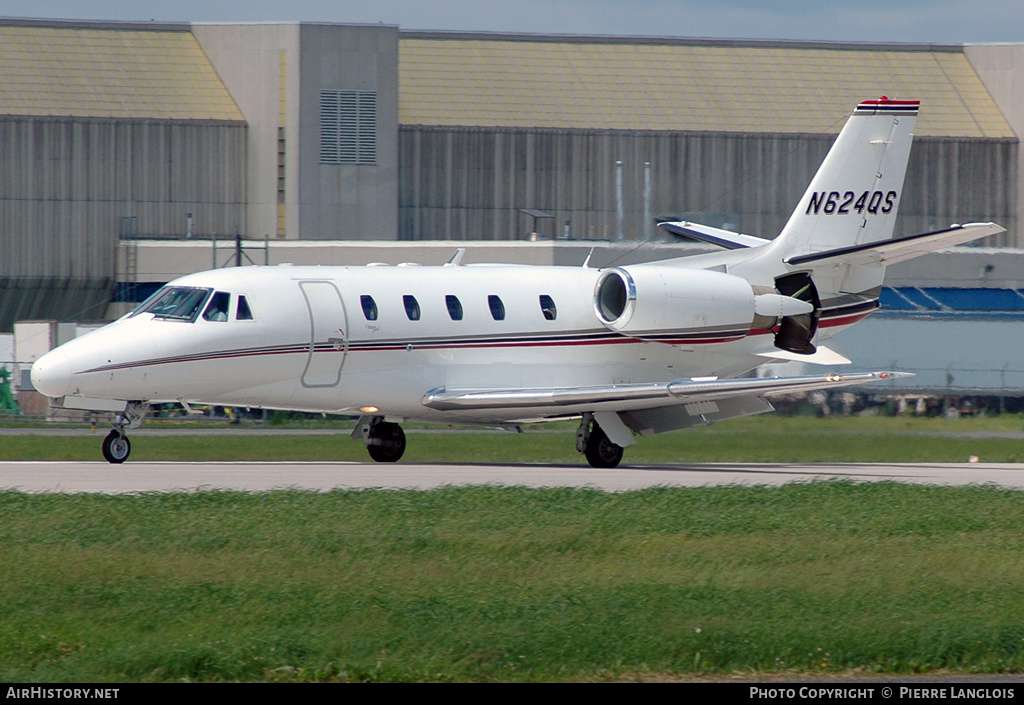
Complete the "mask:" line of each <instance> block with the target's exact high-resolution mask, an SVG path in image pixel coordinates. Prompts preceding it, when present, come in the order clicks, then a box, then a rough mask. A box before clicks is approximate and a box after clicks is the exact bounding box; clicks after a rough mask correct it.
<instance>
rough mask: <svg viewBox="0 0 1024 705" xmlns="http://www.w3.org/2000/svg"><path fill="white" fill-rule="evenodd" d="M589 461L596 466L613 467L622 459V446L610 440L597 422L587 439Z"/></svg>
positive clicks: (586, 452)
mask: <svg viewBox="0 0 1024 705" xmlns="http://www.w3.org/2000/svg"><path fill="white" fill-rule="evenodd" d="M584 453H585V455H586V456H587V462H588V463H590V464H591V466H593V467H595V468H613V467H615V466H616V465H618V464H619V462H620V461H621V460H622V446H620V445H616V444H615V443H612V442H611V441H610V440H608V436H606V435H605V433H604V431H602V430H601V427H600V426H598V425H597V424H594V430H592V431H591V432H590V438H589V439H587V450H586V451H585V452H584Z"/></svg>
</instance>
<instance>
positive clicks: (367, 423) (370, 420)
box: [352, 416, 405, 463]
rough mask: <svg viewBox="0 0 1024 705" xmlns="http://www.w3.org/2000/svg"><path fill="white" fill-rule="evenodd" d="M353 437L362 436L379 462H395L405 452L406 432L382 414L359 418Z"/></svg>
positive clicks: (368, 450)
mask: <svg viewBox="0 0 1024 705" xmlns="http://www.w3.org/2000/svg"><path fill="white" fill-rule="evenodd" d="M352 437H353V438H361V439H362V440H363V443H364V444H366V450H367V452H369V454H370V457H371V458H373V459H374V460H376V461H377V462H378V463H394V462H396V461H397V460H398V459H399V458H401V457H402V454H403V453H404V452H405V432H404V431H402V427H401V426H399V425H398V424H396V423H391V422H390V421H385V420H384V417H382V416H367V417H363V418H361V419H359V423H357V424H356V427H355V429H353V431H352Z"/></svg>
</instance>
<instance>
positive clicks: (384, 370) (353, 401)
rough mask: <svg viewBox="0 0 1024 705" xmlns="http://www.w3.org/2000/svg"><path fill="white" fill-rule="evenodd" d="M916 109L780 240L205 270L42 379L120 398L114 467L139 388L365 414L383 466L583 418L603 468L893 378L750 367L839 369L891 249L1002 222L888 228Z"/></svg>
mask: <svg viewBox="0 0 1024 705" xmlns="http://www.w3.org/2000/svg"><path fill="white" fill-rule="evenodd" d="M918 106H919V102H918V101H905V100H889V99H888V98H885V97H883V98H881V99H879V100H871V101H866V102H864V103H861V104H860V105H858V106H857V107H856V109H855V110H854V111H853V114H852V115H851V116H850V118H849V120H848V122H847V123H846V126H845V127H844V128H843V130H842V132H841V133H840V134H839V137H838V138H837V139H836V142H835V144H834V145H833V147H832V149H831V150H830V152H829V153H828V156H827V157H826V159H825V161H824V162H823V164H822V165H821V168H820V169H819V170H818V173H817V174H816V175H815V177H814V180H813V181H812V182H811V185H810V187H809V188H808V189H807V192H806V193H805V194H804V196H803V198H802V199H801V200H800V203H799V205H798V206H797V208H796V210H795V211H794V213H793V215H792V216H791V217H790V219H789V222H788V223H787V224H786V226H785V228H783V230H782V232H781V233H780V234H779V236H778V237H776V238H775V239H774V240H766V239H762V238H758V237H753V236H749V235H738V234H736V233H732V232H727V231H723V230H718V229H715V228H710V227H707V226H704V225H698V224H694V223H687V222H674V223H662V224H661V225H662V227H663V228H665V229H667V230H669V231H671V232H674V233H677V234H682V235H686V236H689V237H693V238H697V239H699V240H704V241H707V242H712V243H715V244H717V245H720V246H721V247H722V248H723V249H722V250H721V251H718V252H711V253H706V254H701V255H696V256H691V257H685V258H678V259H670V260H665V261H660V262H653V263H648V264H638V265H629V266H621V267H610V268H607V269H592V268H589V267H588V266H587V264H586V263H585V264H584V265H583V266H582V267H561V266H543V267H542V266H513V265H461V264H460V260H461V256H462V252H461V251H459V252H458V253H457V254H456V255H455V256H454V257H453V258H452V260H451V261H449V262H448V263H447V264H445V265H444V266H440V267H419V266H405V267H402V266H398V267H392V266H365V267H363V266H360V267H308V266H302V267H291V266H279V267H244V268H235V269H220V270H216V271H210V272H201V273H198V274H191V275H188V276H185V277H182V278H180V279H177V280H175V281H173V282H171V283H169V284H167V285H166V286H164V287H163V288H162V289H160V290H159V291H157V292H156V293H155V294H154V295H153V296H152V297H150V298H149V299H148V300H147V301H145V302H144V303H142V304H141V305H140V306H139V307H138V308H136V309H135V310H134V311H133V312H131V313H130V314H127V315H126V316H124V317H123V318H121V319H119V320H117V321H115V322H114V323H111V324H110V325H108V326H105V327H104V328H101V329H99V330H96V331H94V332H91V333H89V334H87V335H84V336H82V337H80V338H77V339H75V340H72V341H70V342H68V343H66V344H65V345H62V346H60V347H59V348H57V349H55V350H53V351H51V352H49V353H47V354H46V355H44V356H43V357H41V358H40V359H39V360H37V361H36V363H35V364H34V365H33V366H32V382H33V384H34V385H35V387H36V389H37V390H39V391H40V392H42V393H43V394H45V395H47V396H49V397H54V398H55V399H56V402H55V403H56V404H58V405H60V406H63V407H65V408H72V409H91V410H99V411H104V410H105V411H113V412H116V413H117V415H116V417H115V418H116V422H115V426H114V429H113V430H112V431H111V432H110V434H109V435H108V436H107V437H106V439H105V440H104V442H103V454H104V456H105V457H106V459H107V460H109V461H110V462H113V463H120V462H123V461H124V460H125V459H126V458H127V457H128V455H129V453H130V451H131V445H130V443H129V441H128V437H127V436H126V429H128V428H134V427H136V426H138V425H139V424H140V423H141V422H142V420H143V418H144V416H145V414H146V410H147V409H148V408H149V405H150V404H151V403H163V402H180V403H182V404H184V405H185V406H186V407H188V406H189V405H191V404H215V405H224V406H249V407H262V408H271V409H291V410H297V411H314V412H330V413H343V414H353V415H356V414H358V415H359V420H358V422H357V424H356V427H355V430H354V431H353V436H354V437H355V438H361V439H362V440H363V442H364V443H365V444H366V447H367V449H368V450H369V453H370V456H371V457H372V458H373V459H374V460H377V461H384V462H389V461H396V460H398V459H399V458H400V457H401V455H402V453H403V451H404V450H405V435H404V433H403V432H402V429H401V427H400V426H399V423H401V422H402V421H404V420H416V421H426V422H442V423H449V424H450V423H475V424H488V425H499V426H505V427H509V428H517V427H518V426H519V425H520V424H523V423H526V422H542V421H553V420H558V419H572V418H579V419H581V423H580V426H579V430H578V431H577V433H576V448H577V450H579V451H580V452H581V453H584V454H585V455H586V458H587V460H588V461H589V462H590V464H591V465H593V466H595V467H604V468H606V467H614V466H615V465H617V464H618V463H619V461H620V460H621V458H622V453H623V448H624V447H625V446H629V445H632V444H633V443H635V442H636V440H635V436H636V435H640V436H645V435H650V434H654V433H661V432H663V431H670V430H674V429H680V428H685V427H688V426H693V425H697V424H706V423H711V422H713V421H719V420H722V419H729V418H735V417H739V416H745V415H748V414H758V413H762V412H766V411H771V410H772V406H771V404H770V403H769V401H768V397H771V396H772V395H776V394H780V393H787V392H796V391H804V390H813V389H826V388H832V387H839V386H843V385H850V384H858V383H862V382H869V381H873V380H878V379H884V378H886V377H890V376H893V375H895V374H898V373H892V372H866V373H854V374H846V375H842V374H837V373H835V372H834V371H831V370H830V371H829V372H828V373H827V374H821V375H813V376H800V377H774V378H764V377H761V378H751V377H746V376H743V375H745V373H747V372H749V371H751V370H753V369H754V368H756V367H758V366H759V365H762V364H764V363H766V362H770V361H773V360H776V361H777V360H803V361H806V362H809V363H817V364H821V365H826V366H829V367H832V366H835V365H841V364H845V363H848V362H849V360H847V359H846V358H844V357H843V356H842V355H841V354H839V353H838V352H836V351H833V350H831V349H829V348H828V347H827V346H826V345H824V344H823V341H825V339H826V338H827V337H829V336H830V335H832V334H834V333H836V332H837V331H839V330H841V329H843V328H845V327H847V326H849V325H851V324H853V323H855V322H857V321H859V320H861V319H862V318H864V317H866V316H867V315H869V314H870V313H872V312H873V311H874V310H875V309H876V308H877V307H878V296H879V291H880V289H881V285H882V279H883V276H884V273H885V267H886V265H888V264H892V263H894V262H900V261H903V260H906V259H911V258H913V257H917V256H919V255H921V254H924V253H926V252H930V251H932V250H936V249H939V248H942V247H947V246H951V245H956V244H959V243H963V242H967V241H970V240H975V239H977V238H981V237H985V236H987V235H992V234H994V233H998V232H1002V230H1003V228H1001V227H999V226H998V225H995V224H993V223H974V224H969V225H953V226H950V227H949V228H948V229H946V230H942V231H939V232H933V233H925V234H922V235H915V236H911V237H901V238H897V239H892V235H893V225H894V222H895V220H896V210H897V207H898V206H899V200H900V194H901V192H902V189H903V178H904V174H905V172H906V167H907V159H908V156H909V153H910V144H911V140H912V138H913V126H914V122H915V120H916V116H917V112H918ZM588 259H589V258H588Z"/></svg>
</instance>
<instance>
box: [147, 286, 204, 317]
mask: <svg viewBox="0 0 1024 705" xmlns="http://www.w3.org/2000/svg"><path fill="white" fill-rule="evenodd" d="M211 291H213V290H212V289H200V288H197V287H193V286H165V287H164V288H162V289H160V290H159V291H157V292H156V293H155V294H153V295H152V296H150V297H149V298H148V299H147V300H146V301H144V302H142V304H140V305H139V307H138V308H137V309H135V311H134V312H133V313H132V315H133V316H137V315H139V314H140V313H151V314H153V316H154V317H156V318H169V319H173V320H178V321H189V322H192V321H194V320H196V316H198V315H199V312H200V311H202V310H203V304H204V303H206V298H207V297H208V296H209V295H210V292H211Z"/></svg>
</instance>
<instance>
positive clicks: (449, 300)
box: [444, 294, 462, 321]
mask: <svg viewBox="0 0 1024 705" xmlns="http://www.w3.org/2000/svg"><path fill="white" fill-rule="evenodd" d="M444 303H445V305H447V306H448V315H449V316H451V318H452V320H453V321H461V320H462V302H461V301H459V297H458V296H453V295H452V294H448V295H447V296H445V297H444Z"/></svg>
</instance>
